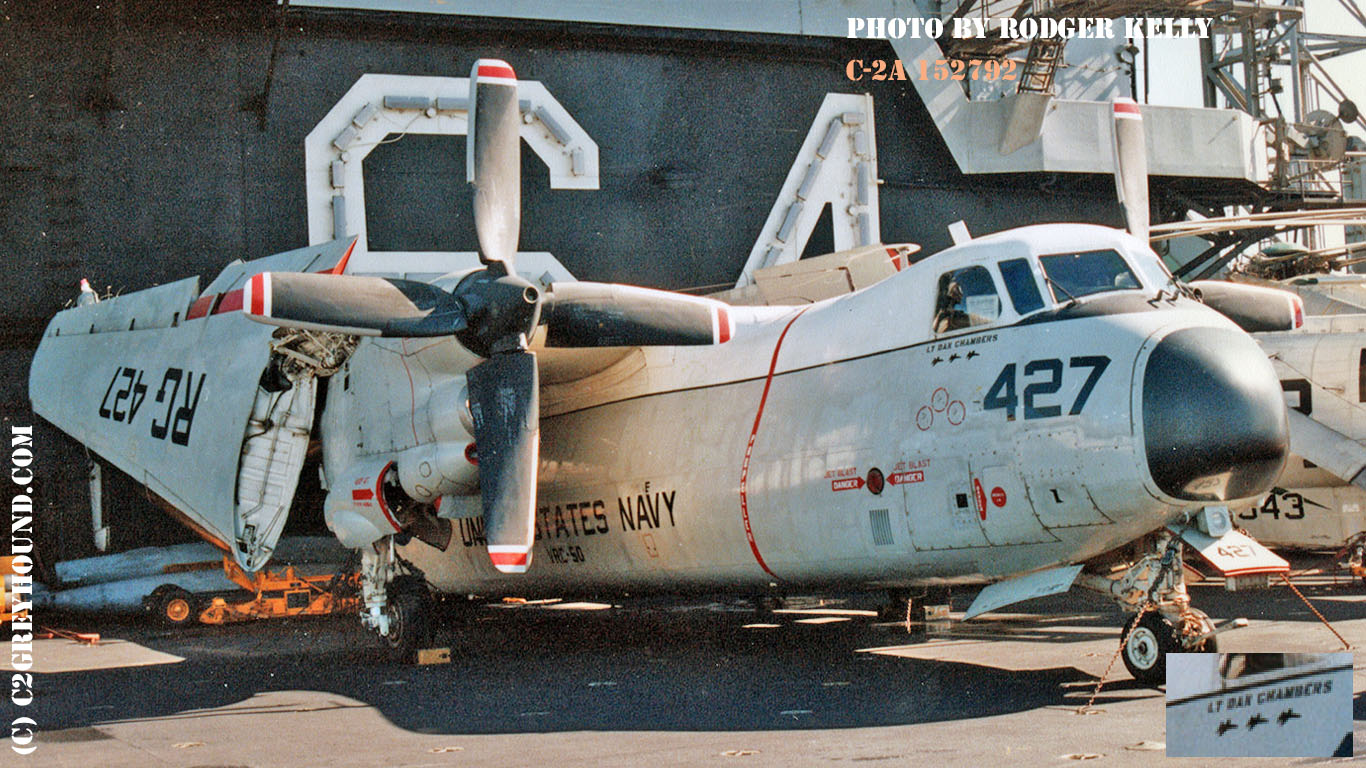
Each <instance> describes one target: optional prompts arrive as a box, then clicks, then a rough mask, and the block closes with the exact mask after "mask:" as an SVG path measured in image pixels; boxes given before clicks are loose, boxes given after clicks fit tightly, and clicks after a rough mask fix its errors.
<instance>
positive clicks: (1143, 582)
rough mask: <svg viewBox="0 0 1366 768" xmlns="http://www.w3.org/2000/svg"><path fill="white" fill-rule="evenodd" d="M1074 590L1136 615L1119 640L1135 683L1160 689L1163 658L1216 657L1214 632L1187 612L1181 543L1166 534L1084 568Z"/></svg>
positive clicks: (1164, 665)
mask: <svg viewBox="0 0 1366 768" xmlns="http://www.w3.org/2000/svg"><path fill="white" fill-rule="evenodd" d="M1076 584H1077V585H1078V586H1080V587H1084V588H1086V589H1090V590H1092V591H1094V592H1099V593H1100V594H1103V595H1105V596H1106V597H1109V598H1110V599H1112V600H1114V601H1115V602H1116V603H1117V604H1118V605H1119V606H1120V608H1122V609H1124V610H1125V611H1129V612H1133V613H1136V614H1137V615H1136V616H1135V617H1133V618H1131V619H1130V620H1129V622H1128V624H1127V627H1126V631H1125V633H1124V635H1123V637H1122V638H1121V640H1120V642H1121V648H1120V658H1121V659H1123V661H1124V667H1125V669H1128V670H1129V674H1131V675H1133V677H1134V679H1135V680H1138V681H1139V682H1141V683H1144V684H1147V685H1161V684H1163V683H1165V682H1166V679H1167V654H1169V653H1214V652H1216V651H1217V650H1218V641H1217V640H1216V638H1215V635H1216V634H1217V633H1218V632H1220V631H1222V630H1224V629H1228V628H1232V626H1223V627H1218V628H1216V627H1215V626H1214V624H1213V622H1211V621H1210V618H1209V617H1208V616H1206V615H1205V614H1204V613H1203V612H1202V611H1200V610H1198V609H1195V608H1192V607H1191V606H1190V596H1189V595H1188V594H1187V593H1186V581H1185V577H1184V574H1183V566H1182V563H1181V540H1180V539H1179V538H1176V537H1174V536H1173V535H1172V534H1171V533H1170V532H1168V531H1161V532H1158V533H1154V534H1150V535H1148V536H1145V537H1144V538H1142V539H1140V540H1139V541H1137V542H1135V543H1134V544H1132V545H1129V546H1127V547H1125V548H1124V549H1122V550H1116V551H1115V552H1111V553H1109V554H1108V555H1105V556H1102V557H1101V558H1098V559H1097V560H1093V561H1091V562H1090V563H1088V564H1087V567H1086V569H1085V570H1083V571H1082V573H1081V574H1080V575H1079V576H1078V577H1077V581H1076Z"/></svg>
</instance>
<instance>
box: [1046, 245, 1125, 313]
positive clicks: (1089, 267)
mask: <svg viewBox="0 0 1366 768" xmlns="http://www.w3.org/2000/svg"><path fill="white" fill-rule="evenodd" d="M1039 265H1040V266H1042V267H1043V273H1044V277H1046V278H1047V282H1048V286H1049V288H1051V289H1052V291H1053V300H1054V301H1070V300H1071V299H1079V298H1081V297H1082V296H1089V295H1091V294H1093V293H1104V292H1105V291H1124V290H1129V289H1134V288H1140V287H1141V285H1140V284H1139V282H1138V276H1137V275H1135V274H1134V271H1133V270H1132V269H1129V265H1128V264H1125V263H1124V259H1123V258H1122V257H1121V256H1120V255H1119V253H1118V252H1116V251H1114V250H1111V249H1109V248H1107V249H1105V250H1102V251H1083V252H1082V253H1055V254H1052V255H1050V256H1040V257H1039Z"/></svg>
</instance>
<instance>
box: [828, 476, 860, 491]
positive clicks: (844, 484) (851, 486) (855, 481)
mask: <svg viewBox="0 0 1366 768" xmlns="http://www.w3.org/2000/svg"><path fill="white" fill-rule="evenodd" d="M864 485H865V482H864V480H863V478H861V477H849V478H845V479H844V480H831V481H830V490H832V491H857V490H858V489H860V488H862V487H863V486H864Z"/></svg>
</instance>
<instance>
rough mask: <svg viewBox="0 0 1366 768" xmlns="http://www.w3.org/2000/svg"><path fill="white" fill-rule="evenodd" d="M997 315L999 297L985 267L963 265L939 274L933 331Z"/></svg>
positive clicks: (982, 321)
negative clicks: (961, 267)
mask: <svg viewBox="0 0 1366 768" xmlns="http://www.w3.org/2000/svg"><path fill="white" fill-rule="evenodd" d="M1000 315H1001V297H1000V296H999V295H998V294H997V293H996V284H995V283H994V282H992V279H991V273H990V272H988V271H987V269H986V267H964V268H963V269H957V270H954V271H952V272H945V273H944V274H942V275H940V276H939V288H938V291H937V292H936V294H935V302H934V332H935V333H948V332H949V331H956V330H959V329H961V328H972V327H973V326H978V325H986V324H987V323H990V322H994V321H995V320H996V318H998V317H1000Z"/></svg>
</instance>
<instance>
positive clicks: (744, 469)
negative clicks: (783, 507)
mask: <svg viewBox="0 0 1366 768" xmlns="http://www.w3.org/2000/svg"><path fill="white" fill-rule="evenodd" d="M804 312H806V309H805V308H803V309H802V310H801V312H798V313H797V314H796V315H794V316H793V317H792V319H791V320H788V321H787V325H785V326H783V332H782V333H780V334H778V343H777V344H774V345H773V359H772V360H769V362H768V376H767V377H766V378H765V379H764V393H763V394H762V395H760V397H759V410H758V412H757V413H755V414H754V428H753V429H751V430H750V431H749V444H748V445H746V446H745V461H744V463H743V464H741V465H740V515H741V517H742V518H743V519H744V523H745V537H746V538H747V539H749V551H751V552H753V553H754V560H755V562H757V563H758V564H759V567H760V568H763V569H764V573H767V574H768V575H769V576H772V577H773V578H775V579H776V578H778V574H776V573H774V572H773V571H772V570H770V569H769V567H768V563H765V562H764V556H763V555H761V554H759V545H758V543H756V542H755V541H754V529H753V528H751V527H750V524H749V458H750V456H752V455H753V454H754V439H755V438H756V437H758V436H759V422H760V421H761V420H762V419H763V418H764V405H765V404H766V403H767V402H768V390H769V387H770V386H772V385H773V372H774V371H775V370H777V368H778V352H779V350H781V349H782V348H783V339H785V338H787V332H788V331H789V330H790V329H791V328H792V324H793V323H795V322H797V318H799V317H801V316H802V313H804Z"/></svg>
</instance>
